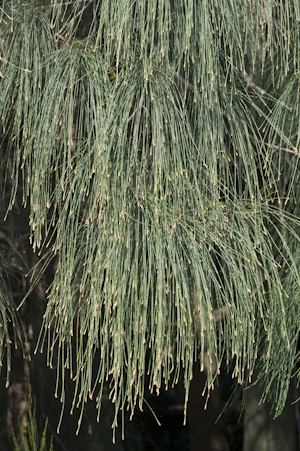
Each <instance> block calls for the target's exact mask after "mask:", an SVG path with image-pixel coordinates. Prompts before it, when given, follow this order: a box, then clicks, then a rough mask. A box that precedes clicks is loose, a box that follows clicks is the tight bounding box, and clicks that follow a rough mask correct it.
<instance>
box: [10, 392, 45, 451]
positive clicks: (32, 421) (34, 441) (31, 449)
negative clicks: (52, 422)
mask: <svg viewBox="0 0 300 451" xmlns="http://www.w3.org/2000/svg"><path fill="white" fill-rule="evenodd" d="M26 406H27V412H28V430H27V433H26V432H25V431H24V429H23V427H22V426H21V424H19V428H20V432H21V437H22V445H23V448H24V451H53V437H51V441H50V445H49V446H50V447H49V448H48V447H47V423H48V420H46V423H45V427H44V430H43V434H42V437H41V439H40V440H39V436H38V432H37V422H36V418H35V414H36V411H35V400H34V399H32V397H31V396H29V397H28V399H26ZM12 437H13V441H14V446H15V451H21V449H20V446H19V444H18V442H17V439H16V436H15V433H14V431H12Z"/></svg>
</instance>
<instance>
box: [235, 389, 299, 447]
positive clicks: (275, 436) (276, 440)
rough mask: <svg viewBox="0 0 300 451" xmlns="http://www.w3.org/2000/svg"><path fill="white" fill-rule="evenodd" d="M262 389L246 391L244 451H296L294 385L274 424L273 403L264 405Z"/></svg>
mask: <svg viewBox="0 0 300 451" xmlns="http://www.w3.org/2000/svg"><path fill="white" fill-rule="evenodd" d="M262 390H263V388H261V387H257V386H256V385H255V386H252V387H250V388H249V389H248V390H247V391H248V394H247V399H246V409H245V413H244V440H243V442H244V443H243V451H253V450H255V451H271V450H272V451H277V450H278V451H297V450H298V439H297V424H296V412H295V405H292V404H291V403H292V402H293V401H295V395H294V393H293V382H292V383H291V384H290V389H289V395H288V399H287V402H286V405H285V407H284V409H283V412H282V414H281V415H280V416H279V417H277V418H276V419H275V420H274V419H273V417H272V415H270V411H271V406H272V403H271V402H266V403H261V404H260V405H259V401H260V399H261V395H262Z"/></svg>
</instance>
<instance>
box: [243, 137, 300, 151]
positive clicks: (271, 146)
mask: <svg viewBox="0 0 300 451" xmlns="http://www.w3.org/2000/svg"><path fill="white" fill-rule="evenodd" d="M249 137H250V138H251V139H256V138H254V136H253V135H250V134H249ZM258 141H259V142H260V143H261V144H264V145H265V146H267V147H269V148H271V149H274V150H273V152H275V150H283V151H284V152H288V153H292V154H294V155H298V154H299V152H298V150H292V149H288V148H287V147H280V146H276V145H275V144H273V145H272V144H269V143H267V142H265V141H262V140H261V139H259V140H258Z"/></svg>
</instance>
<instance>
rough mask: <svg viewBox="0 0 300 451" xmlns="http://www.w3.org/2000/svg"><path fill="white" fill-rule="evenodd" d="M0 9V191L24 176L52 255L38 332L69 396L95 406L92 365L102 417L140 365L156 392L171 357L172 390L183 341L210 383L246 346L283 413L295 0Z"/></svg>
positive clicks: (45, 255) (37, 4) (136, 397)
mask: <svg viewBox="0 0 300 451" xmlns="http://www.w3.org/2000/svg"><path fill="white" fill-rule="evenodd" d="M0 15H1V23H0V46H1V58H0V60H1V67H0V70H1V72H0V76H1V80H0V85H1V90H0V92H1V94H0V96H1V97H0V98H1V101H0V117H1V135H0V143H1V147H0V152H1V164H2V188H3V193H4V194H3V195H4V196H8V195H9V196H10V201H9V210H11V209H12V210H13V209H14V203H15V200H16V196H17V193H18V192H19V191H20V190H22V196H23V206H24V207H25V206H26V205H27V206H29V209H30V215H29V224H30V227H31V235H30V242H31V244H32V247H33V250H34V251H35V252H37V253H39V255H41V256H42V257H41V260H40V266H39V268H40V270H41V274H42V272H43V271H44V270H45V269H46V267H47V265H49V263H50V262H51V261H53V259H56V262H57V263H56V264H57V268H56V272H55V276H54V279H53V282H52V284H51V286H50V288H49V290H48V298H47V304H46V311H45V315H44V320H43V324H42V325H41V333H40V340H39V343H38V345H37V349H38V348H40V349H42V350H44V349H45V352H47V360H48V364H49V365H50V366H51V365H52V364H53V361H55V362H56V365H57V380H58V382H59V383H58V384H57V386H59V387H60V393H58V396H60V397H61V399H62V401H63V402H64V400H65V391H64V381H65V375H70V377H71V378H72V379H73V380H74V381H75V382H74V401H73V404H74V405H79V406H81V407H82V409H83V407H84V403H85V401H86V400H87V399H88V397H90V398H96V399H97V406H98V413H99V412H100V406H101V394H102V389H103V383H104V381H105V380H107V379H108V380H109V381H110V387H111V398H112V400H113V402H114V403H115V412H116V415H115V421H114V425H116V423H117V414H118V412H119V410H122V411H123V407H126V408H127V407H128V408H129V409H131V411H132V413H133V410H134V407H135V406H136V404H139V405H140V406H142V402H143V395H144V386H145V378H146V379H147V382H148V383H149V386H150V389H151V390H157V392H158V391H159V389H160V387H161V385H162V384H163V383H164V384H165V385H166V386H168V385H169V384H173V383H176V381H177V378H178V374H179V371H180V368H181V366H183V367H184V375H185V387H186V393H187V394H188V389H189V382H190V379H191V377H192V366H193V362H194V361H195V360H196V359H197V358H198V357H200V363H201V366H202V367H204V364H205V363H206V365H207V389H208V391H209V390H210V389H211V388H212V386H213V384H214V382H215V378H216V377H217V374H218V371H219V368H220V365H221V362H222V361H224V360H225V362H226V365H227V366H228V368H233V375H234V376H237V378H238V381H239V382H240V383H244V384H245V385H247V384H248V383H249V382H250V381H251V374H252V372H253V369H254V366H255V365H256V364H258V365H259V366H260V369H261V373H260V377H259V379H260V382H261V383H262V384H264V386H265V396H266V398H267V397H268V396H269V395H270V393H275V396H274V400H275V404H274V407H275V413H276V414H278V413H280V411H281V409H282V407H283V405H284V403H285V400H286V395H287V390H288V386H289V382H290V378H291V375H292V373H293V370H294V369H295V365H296V362H297V359H298V354H297V342H298V333H299V330H298V329H299V325H300V322H299V316H300V311H299V294H300V274H299V258H300V246H299V244H300V243H299V239H300V221H299V203H298V200H299V186H300V185H299V183H298V179H299V169H298V164H299V163H298V161H299V156H298V148H299V106H300V103H299V62H300V58H299V57H300V55H299V44H300V42H299V30H300V29H299V20H300V4H299V2H298V1H297V0H294V1H293V0H285V1H284V0H255V1H252V2H249V1H248V0H247V1H246V0H235V1H228V0H218V1H212V0H201V1H196V0H179V1H176V2H174V1H172V0H147V1H146V0H138V1H136V0H134V1H132V2H131V1H128V0H102V1H101V0H85V1H83V0H74V1H68V2H64V1H62V2H58V1H57V0H52V1H46V0H45V1H42V0H31V1H29V0H28V1H26V0H19V1H18V0H11V1H10V2H7V1H6V2H2V6H1V8H0ZM4 215H5V212H4V213H3V218H4ZM0 257H1V256H0ZM0 265H1V266H0V268H1V273H0V277H1V278H2V279H3V281H5V277H6V271H7V264H3V265H2V260H0ZM34 274H35V275H36V272H34ZM34 277H35V276H34ZM2 279H1V280H2ZM5 287H6V288H5ZM8 291H9V290H8V288H7V285H5V284H4V283H1V291H0V316H1V321H0V322H1V327H0V358H1V362H2V361H4V359H5V352H4V351H5V349H6V350H7V352H6V356H7V358H8V359H9V356H10V337H9V329H8V328H7V327H6V323H7V321H9V320H10V319H11V317H12V318H13V321H14V322H15V328H17V327H18V320H17V313H16V312H15V310H14V308H13V304H12V302H13V301H12V299H11V297H10V295H9V293H8ZM99 354H100V356H101V358H100V360H99V365H98V364H97V365H95V356H96V355H99ZM204 356H208V357H207V362H204V360H205V359H204ZM7 368H8V377H9V371H10V365H8V366H7Z"/></svg>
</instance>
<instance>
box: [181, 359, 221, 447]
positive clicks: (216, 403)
mask: <svg viewBox="0 0 300 451" xmlns="http://www.w3.org/2000/svg"><path fill="white" fill-rule="evenodd" d="M205 381H206V371H205V370H204V371H203V372H200V370H199V362H197V363H195V364H194V375H193V380H192V381H191V386H190V392H189V402H188V427H189V436H190V451H228V450H229V445H228V440H227V437H226V434H225V425H224V419H223V417H221V418H220V419H219V420H218V422H217V423H216V420H217V418H218V416H219V415H220V413H221V411H222V395H221V388H220V387H219V386H216V387H215V389H214V390H213V391H212V392H211V395H210V398H209V401H208V404H207V408H206V410H205V409H204V406H205V401H206V396H202V392H203V389H204V386H205Z"/></svg>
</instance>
